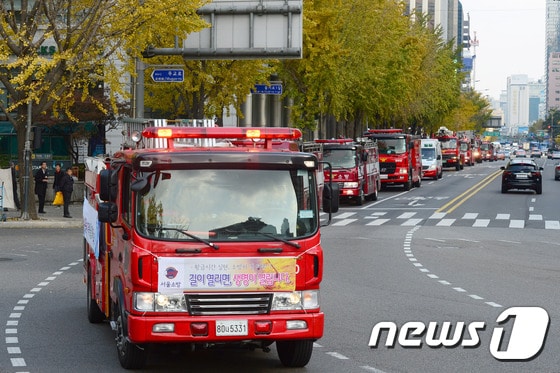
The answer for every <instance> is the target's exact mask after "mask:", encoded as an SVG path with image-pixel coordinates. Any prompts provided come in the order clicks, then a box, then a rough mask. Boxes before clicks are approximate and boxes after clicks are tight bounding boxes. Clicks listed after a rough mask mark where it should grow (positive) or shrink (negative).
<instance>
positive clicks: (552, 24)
mask: <svg viewBox="0 0 560 373" xmlns="http://www.w3.org/2000/svg"><path fill="white" fill-rule="evenodd" d="M545 53H546V111H547V112H548V111H550V110H552V109H557V108H560V1H558V0H546V45H545Z"/></svg>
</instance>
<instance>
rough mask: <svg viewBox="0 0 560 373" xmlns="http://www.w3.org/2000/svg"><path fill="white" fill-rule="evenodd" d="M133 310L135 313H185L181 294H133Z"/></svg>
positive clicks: (184, 303)
mask: <svg viewBox="0 0 560 373" xmlns="http://www.w3.org/2000/svg"><path fill="white" fill-rule="evenodd" d="M134 308H135V309H136V310H137V311H152V312H186V311H187V303H186V301H185V296H184V295H183V294H159V293H135V297H134Z"/></svg>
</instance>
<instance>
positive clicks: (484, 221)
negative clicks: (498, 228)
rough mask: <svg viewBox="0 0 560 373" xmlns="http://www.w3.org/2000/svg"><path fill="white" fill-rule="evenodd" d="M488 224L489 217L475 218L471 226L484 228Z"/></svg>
mask: <svg viewBox="0 0 560 373" xmlns="http://www.w3.org/2000/svg"><path fill="white" fill-rule="evenodd" d="M488 224H490V219H476V220H475V221H474V223H473V225H472V226H473V227H483V228H486V227H487V226H488Z"/></svg>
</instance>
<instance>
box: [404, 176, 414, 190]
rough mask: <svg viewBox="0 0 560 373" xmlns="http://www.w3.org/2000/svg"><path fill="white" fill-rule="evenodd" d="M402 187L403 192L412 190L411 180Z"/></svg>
mask: <svg viewBox="0 0 560 373" xmlns="http://www.w3.org/2000/svg"><path fill="white" fill-rule="evenodd" d="M409 175H410V174H409ZM403 187H404V190H410V189H411V188H412V180H410V179H409V180H408V181H407V182H406V183H404V184H403Z"/></svg>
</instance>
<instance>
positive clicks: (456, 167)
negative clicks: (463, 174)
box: [455, 163, 461, 171]
mask: <svg viewBox="0 0 560 373" xmlns="http://www.w3.org/2000/svg"><path fill="white" fill-rule="evenodd" d="M460 169H461V165H460V164H459V163H457V165H456V166H455V171H459V170H460Z"/></svg>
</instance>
